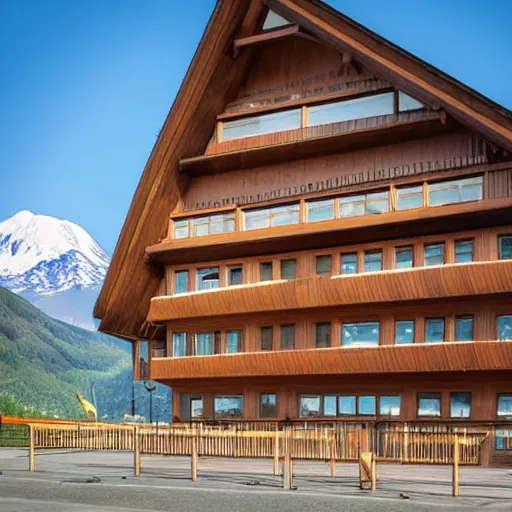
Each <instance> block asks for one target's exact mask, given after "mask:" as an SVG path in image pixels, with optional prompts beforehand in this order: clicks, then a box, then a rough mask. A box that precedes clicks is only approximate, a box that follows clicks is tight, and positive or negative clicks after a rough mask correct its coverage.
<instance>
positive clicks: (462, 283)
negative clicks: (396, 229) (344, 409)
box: [148, 260, 512, 323]
mask: <svg viewBox="0 0 512 512" xmlns="http://www.w3.org/2000/svg"><path fill="white" fill-rule="evenodd" d="M505 293H509V294H510V293H512V260H500V261H482V262H473V263H466V264H455V265H443V266H438V267H417V268H412V269H408V270H387V271H381V272H368V273H362V274H353V275H340V276H333V277H316V276H314V277H309V278H305V279H296V280H291V281H265V282H263V283H254V284H248V285H240V286H231V287H226V288H218V289H215V290H209V291H202V292H195V293H187V294H183V295H176V296H170V297H155V298H153V299H152V301H151V306H150V309H149V313H148V321H150V322H153V323H160V322H166V321H172V320H181V319H187V318H205V317H214V316H222V315H234V314H250V313H264V312H268V311H286V310H300V309H311V308H325V307H332V306H345V305H356V304H379V303H390V302H401V301H413V300H426V299H432V298H435V299H445V298H455V297H471V296H477V295H496V294H505Z"/></svg>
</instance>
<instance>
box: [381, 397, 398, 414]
mask: <svg viewBox="0 0 512 512" xmlns="http://www.w3.org/2000/svg"><path fill="white" fill-rule="evenodd" d="M379 402H380V414H381V416H400V397H399V396H381V397H380V400H379Z"/></svg>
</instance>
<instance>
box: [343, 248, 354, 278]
mask: <svg viewBox="0 0 512 512" xmlns="http://www.w3.org/2000/svg"><path fill="white" fill-rule="evenodd" d="M341 273H342V274H356V273H357V254H356V253H353V254H342V255H341Z"/></svg>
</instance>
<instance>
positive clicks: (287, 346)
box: [281, 324, 295, 350]
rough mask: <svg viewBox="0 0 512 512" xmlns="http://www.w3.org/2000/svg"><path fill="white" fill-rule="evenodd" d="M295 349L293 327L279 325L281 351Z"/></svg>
mask: <svg viewBox="0 0 512 512" xmlns="http://www.w3.org/2000/svg"><path fill="white" fill-rule="evenodd" d="M294 348H295V325H293V324H292V325H281V349H282V350H292V349H294Z"/></svg>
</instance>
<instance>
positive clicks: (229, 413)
mask: <svg viewBox="0 0 512 512" xmlns="http://www.w3.org/2000/svg"><path fill="white" fill-rule="evenodd" d="M243 406H244V399H243V397H242V396H216V397H214V399H213V410H214V414H215V419H219V420H220V419H230V418H242V417H243Z"/></svg>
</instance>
